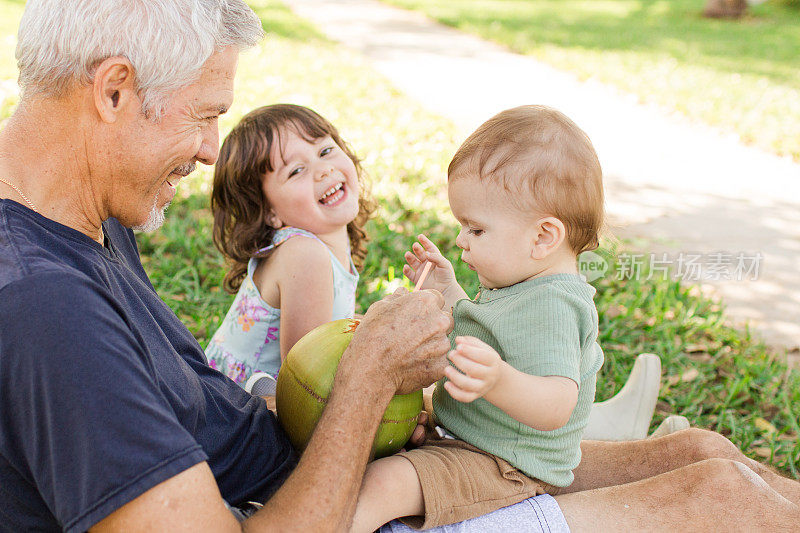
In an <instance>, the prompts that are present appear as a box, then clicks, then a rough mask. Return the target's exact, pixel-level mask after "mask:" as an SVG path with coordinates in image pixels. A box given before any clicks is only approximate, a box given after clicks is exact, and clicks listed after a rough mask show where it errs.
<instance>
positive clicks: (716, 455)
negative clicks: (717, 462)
mask: <svg viewBox="0 0 800 533" xmlns="http://www.w3.org/2000/svg"><path fill="white" fill-rule="evenodd" d="M673 435H674V438H675V440H676V443H677V444H678V446H679V447H680V448H681V450H680V453H681V455H682V456H683V457H688V458H689V459H691V462H694V463H696V462H699V461H704V460H706V459H730V460H740V459H741V457H742V456H741V452H739V450H738V448H736V445H735V444H733V443H732V442H731V441H729V440H728V439H727V438H725V437H724V436H722V435H720V434H719V433H716V432H714V431H709V430H707V429H700V428H689V429H684V430H683V431H679V432H677V433H674V434H673Z"/></svg>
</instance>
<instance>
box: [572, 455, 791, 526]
mask: <svg viewBox="0 0 800 533" xmlns="http://www.w3.org/2000/svg"><path fill="white" fill-rule="evenodd" d="M556 501H557V502H558V504H559V506H560V507H561V511H562V512H563V513H564V516H565V518H566V519H567V523H568V524H569V526H570V529H571V530H572V531H574V532H579V531H641V530H646V531H704V532H705V531H714V530H719V529H722V528H724V529H725V530H726V531H792V530H793V529H796V528H797V524H800V507H798V506H797V505H795V504H793V503H792V502H790V501H789V500H787V499H786V498H784V497H783V496H781V495H780V494H779V493H778V492H776V491H775V490H773V489H772V488H771V487H770V486H769V485H767V484H766V483H765V482H764V480H763V479H762V478H761V477H760V476H758V475H756V474H755V473H754V472H753V471H752V470H750V469H749V468H748V467H747V466H745V465H744V464H742V463H739V462H736V461H730V460H727V459H708V460H705V461H701V462H698V463H694V464H691V465H689V466H685V467H683V468H679V469H677V470H673V471H671V472H667V473H664V474H661V475H658V476H655V477H652V478H650V479H645V480H641V481H637V482H634V483H628V484H626V485H620V486H614V487H605V488H600V489H595V490H589V491H584V492H573V493H570V494H565V495H560V496H556Z"/></svg>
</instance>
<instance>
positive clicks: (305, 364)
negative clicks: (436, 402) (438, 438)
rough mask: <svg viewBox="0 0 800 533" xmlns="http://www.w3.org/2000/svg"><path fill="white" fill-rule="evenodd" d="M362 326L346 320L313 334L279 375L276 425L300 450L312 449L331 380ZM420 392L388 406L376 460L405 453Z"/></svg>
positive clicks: (290, 355) (296, 347)
mask: <svg viewBox="0 0 800 533" xmlns="http://www.w3.org/2000/svg"><path fill="white" fill-rule="evenodd" d="M358 324H359V321H358V320H353V319H348V318H345V319H342V320H335V321H333V322H328V323H327V324H322V325H321V326H319V327H316V328H314V329H312V330H311V331H309V332H308V333H307V334H306V335H304V336H303V338H302V339H300V340H299V341H297V344H295V345H294V347H293V348H292V349H291V350H289V353H288V354H287V355H286V360H285V361H284V362H283V364H282V365H281V369H280V372H279V373H278V388H277V392H276V397H275V401H276V406H277V410H278V420H279V421H280V423H281V425H282V426H283V429H284V430H285V431H286V433H287V434H288V435H289V440H291V442H292V444H293V445H294V447H295V448H297V449H298V450H301V451H302V450H304V449H305V447H306V445H307V444H308V441H309V439H310V438H311V434H312V433H313V431H314V427H316V425H317V421H318V420H319V418H320V416H322V411H323V410H324V409H325V405H326V404H327V403H328V397H329V396H330V393H331V388H332V387H333V377H334V375H335V374H336V369H337V367H338V366H339V360H340V359H341V358H342V353H344V350H345V348H347V346H348V345H349V344H350V339H352V338H353V333H354V332H355V329H356V327H357V326H358ZM421 410H422V391H421V390H419V391H416V392H412V393H411V394H398V395H396V396H395V397H394V398H392V400H391V401H390V402H389V405H388V406H387V408H386V411H385V412H384V414H383V418H382V419H381V423H380V426H378V431H377V433H376V435H375V441H374V442H373V444H372V454H373V456H374V457H376V458H378V457H385V456H387V455H392V454H393V453H396V452H397V451H399V450H400V448H402V447H403V446H404V445H405V443H406V442H407V441H408V439H409V437H411V433H412V432H413V431H414V428H415V427H416V425H417V416H418V415H419V413H420V411H421Z"/></svg>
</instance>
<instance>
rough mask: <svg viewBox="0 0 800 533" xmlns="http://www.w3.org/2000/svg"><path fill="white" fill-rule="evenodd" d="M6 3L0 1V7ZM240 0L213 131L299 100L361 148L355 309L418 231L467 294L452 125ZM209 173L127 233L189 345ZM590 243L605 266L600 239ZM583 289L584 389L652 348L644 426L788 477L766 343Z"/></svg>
mask: <svg viewBox="0 0 800 533" xmlns="http://www.w3.org/2000/svg"><path fill="white" fill-rule="evenodd" d="M8 1H9V0H0V10H2V9H3V8H6V7H7V4H8ZM251 5H252V6H253V7H254V8H255V9H256V10H257V12H258V13H259V15H260V16H261V17H262V19H263V20H264V21H265V27H266V28H267V30H268V31H270V33H271V35H270V37H269V38H268V39H267V40H266V41H265V42H264V43H263V44H262V45H261V46H259V47H258V49H257V50H254V51H250V52H247V53H246V54H245V55H244V56H243V57H242V59H241V61H240V66H239V71H238V75H237V81H236V83H237V87H236V101H235V103H234V106H233V108H232V109H231V111H230V113H229V114H228V115H226V116H225V118H224V120H223V121H222V129H223V134H224V133H225V132H227V130H229V129H230V127H231V126H232V125H233V124H234V123H235V122H236V121H237V120H238V118H239V117H240V116H241V115H242V114H244V113H245V112H247V111H249V110H250V109H252V108H254V107H256V106H259V105H264V104H268V103H274V102H292V103H299V104H304V105H308V106H310V107H313V108H314V109H316V110H318V111H319V112H320V113H322V114H323V115H324V116H326V117H328V118H329V119H330V120H331V121H332V122H334V123H335V124H337V126H338V127H339V129H340V130H341V132H342V134H343V137H344V138H345V139H346V140H347V141H348V142H349V143H350V144H351V145H352V146H353V147H354V148H355V151H356V153H358V154H359V155H360V156H361V157H362V158H363V159H364V166H365V168H366V169H367V171H368V173H369V175H370V177H371V181H372V183H373V192H374V194H375V196H376V197H377V198H378V200H379V202H380V205H381V208H380V211H379V213H378V217H377V218H376V219H375V220H373V221H372V222H371V223H370V225H369V234H370V236H371V237H372V241H371V243H370V248H369V254H368V257H367V263H366V266H365V268H364V272H363V273H362V278H361V279H362V282H361V284H360V292H359V295H358V305H359V306H360V307H361V309H362V310H363V309H366V308H367V307H368V305H369V304H370V303H371V302H373V301H374V300H375V299H377V298H379V297H380V296H381V295H382V294H384V293H385V292H386V291H389V290H392V289H393V288H394V287H396V286H398V285H399V284H401V283H403V282H402V280H401V279H399V278H400V274H399V272H400V267H401V265H402V253H403V251H405V250H406V249H407V247H408V246H409V245H410V243H411V242H412V241H413V239H414V236H415V235H416V234H417V233H418V232H423V231H424V232H426V233H428V234H429V235H430V236H431V238H432V239H433V240H434V241H435V242H437V243H438V244H439V245H440V246H441V247H442V248H443V250H445V251H447V253H448V254H449V256H450V258H451V259H452V260H453V261H455V262H456V265H457V275H458V276H459V279H460V280H461V281H462V282H463V284H464V285H465V288H466V289H467V290H468V292H470V293H474V291H475V290H476V288H477V281H476V279H475V277H474V273H472V272H471V271H469V270H468V269H467V268H466V267H465V266H464V265H463V264H460V263H459V262H458V261H457V259H458V251H457V250H456V247H455V243H454V240H455V235H456V229H455V225H454V221H453V220H452V218H451V217H450V215H449V213H448V209H447V203H446V194H445V179H444V176H445V169H446V165H447V162H448V161H449V158H450V157H451V156H452V154H453V152H454V151H455V149H456V147H457V145H458V143H459V142H460V140H461V139H458V138H456V133H455V127H454V126H453V125H452V124H451V123H450V122H448V121H446V120H444V119H442V118H441V117H438V116H435V115H432V114H430V113H428V112H426V111H424V110H423V109H422V108H421V107H420V106H419V105H417V104H416V103H415V102H413V101H411V100H409V99H408V98H406V97H404V96H403V95H401V94H399V93H398V91H397V90H396V89H394V88H393V87H392V86H391V85H390V84H389V82H388V81H386V80H385V79H384V78H382V77H381V76H380V75H378V74H376V73H375V72H374V71H372V70H370V68H369V66H368V65H367V64H366V63H365V62H364V60H363V59H361V58H360V57H359V56H357V55H354V54H353V53H351V52H348V51H347V50H346V49H344V48H341V47H339V46H336V45H334V44H332V43H330V42H328V41H326V40H325V39H324V38H322V37H320V36H319V35H318V34H317V33H316V31H315V30H314V28H313V27H311V26H309V25H307V24H305V23H303V22H301V21H299V20H298V19H296V18H295V17H294V16H292V15H291V14H290V13H289V12H288V11H287V10H286V9H285V8H283V7H282V4H279V3H277V2H275V1H272V0H254V1H252V2H251ZM0 12H2V11H0ZM17 16H18V15H17ZM273 21H275V22H274V23H273ZM5 38H6V37H5V36H4V35H0V39H5ZM3 57H8V56H3ZM1 68H7V65H5V66H4V65H0V69H1ZM12 70H13V69H12ZM0 82H2V80H0ZM1 118H2V115H0V119H1ZM210 175H211V174H210V169H202V170H201V171H199V172H198V173H197V174H196V175H195V176H194V177H193V179H191V180H187V181H186V182H182V183H181V189H180V195H181V196H182V198H180V199H178V200H177V201H176V202H174V205H173V206H172V207H171V208H170V211H169V212H168V218H167V223H166V224H165V225H164V227H163V228H162V229H161V230H159V231H158V232H156V233H153V234H148V235H144V234H140V235H139V236H138V240H139V244H140V248H141V251H142V259H143V262H144V264H145V268H146V269H147V271H148V273H149V274H150V276H151V278H152V281H153V284H154V286H155V287H156V289H157V291H158V292H159V294H160V295H161V296H162V297H163V298H164V300H165V301H166V302H167V303H168V304H169V305H170V306H171V307H172V308H173V309H174V310H175V312H176V313H177V314H178V315H179V316H180V317H181V319H182V320H183V321H184V322H185V323H186V324H187V325H188V326H189V328H190V329H191V331H192V332H193V333H194V334H195V335H196V336H197V338H198V339H199V340H200V342H201V343H202V344H205V343H206V342H207V340H208V338H209V336H210V335H211V334H212V333H213V331H214V329H215V328H216V326H217V325H218V324H219V322H220V320H221V318H222V316H223V314H224V312H225V311H226V310H227V306H228V305H229V304H230V301H231V299H232V297H231V296H229V295H227V294H225V293H224V292H223V291H221V290H220V287H221V282H222V277H223V275H224V263H223V260H222V258H221V257H220V255H219V253H218V252H217V250H216V249H215V248H214V246H213V244H212V241H211V224H212V222H211V217H210V213H209V210H208V189H209V181H210ZM601 252H602V253H603V254H604V255H605V256H606V257H607V258H608V260H609V261H611V262H612V263H613V261H614V258H615V250H614V249H613V248H612V247H611V246H610V245H606V246H605V247H604V248H603V250H601ZM613 270H614V268H613V265H612V271H613ZM595 286H596V287H597V289H598V296H597V305H598V309H599V311H600V314H601V318H600V321H601V323H600V336H601V338H600V341H601V344H602V345H603V347H604V350H605V354H606V363H605V365H604V367H603V370H602V375H601V378H600V379H599V380H598V399H604V398H607V397H609V396H611V395H612V394H613V393H614V392H615V391H617V390H619V388H620V387H621V384H622V382H623V381H624V379H625V377H626V376H627V374H628V373H629V372H630V368H631V365H632V363H633V358H634V357H635V355H636V354H638V353H641V352H655V353H658V354H659V355H661V357H662V361H663V365H664V376H663V379H662V391H661V398H660V401H659V406H658V411H657V414H656V417H655V420H654V424H656V423H658V422H659V421H660V420H661V419H663V417H664V415H665V414H670V413H680V414H684V415H686V416H687V417H689V419H690V420H691V421H692V423H693V424H696V425H699V426H702V427H709V428H712V429H715V430H718V431H721V432H722V433H724V434H726V435H728V436H729V437H730V438H731V439H732V440H734V442H736V443H737V444H738V445H739V446H740V447H742V449H744V450H745V451H746V452H747V453H748V454H749V455H751V456H752V457H755V458H758V459H760V460H762V461H765V462H768V463H771V464H774V465H775V466H777V467H779V468H780V469H782V470H783V471H784V472H787V473H790V474H792V475H794V476H796V477H797V476H798V473H797V468H798V466H799V465H800V445H798V443H797V436H798V435H800V428H798V426H797V413H800V376H798V374H797V373H791V374H790V373H787V372H786V366H785V364H784V363H783V362H782V359H781V357H780V355H779V354H772V353H770V352H767V351H766V349H765V348H764V347H763V346H761V345H759V344H757V343H755V342H753V341H752V340H750V339H749V337H747V336H746V335H744V334H742V333H741V332H738V331H736V330H734V329H732V328H730V327H728V326H727V325H726V324H725V317H724V314H723V311H722V310H721V309H720V308H719V306H718V305H716V304H715V303H714V302H711V301H709V300H707V299H704V298H703V297H702V296H701V295H700V294H699V293H698V292H697V291H696V290H695V289H691V288H684V287H681V286H680V285H678V284H677V283H675V282H672V281H667V280H658V279H654V280H649V281H647V280H641V281H637V280H632V281H624V282H623V281H618V280H616V279H615V277H614V276H608V277H606V278H604V279H601V280H599V281H598V282H595ZM413 334H414V332H413V331H409V332H408V335H413Z"/></svg>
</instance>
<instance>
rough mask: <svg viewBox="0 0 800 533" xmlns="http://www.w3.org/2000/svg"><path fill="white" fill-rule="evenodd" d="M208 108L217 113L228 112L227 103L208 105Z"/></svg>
mask: <svg viewBox="0 0 800 533" xmlns="http://www.w3.org/2000/svg"><path fill="white" fill-rule="evenodd" d="M206 110H207V111H213V112H214V113H216V114H217V115H224V114H225V113H227V112H228V106H226V105H225V104H219V105H214V104H212V105H209V106H208V107H206Z"/></svg>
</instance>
